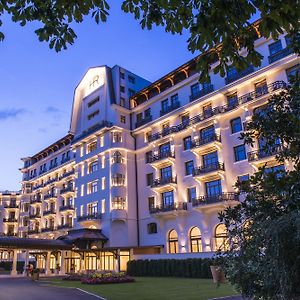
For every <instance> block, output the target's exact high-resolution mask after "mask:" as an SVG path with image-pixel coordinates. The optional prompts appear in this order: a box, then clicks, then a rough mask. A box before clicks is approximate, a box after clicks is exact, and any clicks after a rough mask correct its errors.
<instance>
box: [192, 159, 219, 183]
mask: <svg viewBox="0 0 300 300" xmlns="http://www.w3.org/2000/svg"><path fill="white" fill-rule="evenodd" d="M224 171H225V168H224V164H223V163H221V162H216V163H211V164H209V165H205V166H201V167H198V168H195V169H194V171H193V176H194V177H196V178H199V179H202V178H205V177H207V175H209V176H210V175H219V174H220V173H223V172H224Z"/></svg>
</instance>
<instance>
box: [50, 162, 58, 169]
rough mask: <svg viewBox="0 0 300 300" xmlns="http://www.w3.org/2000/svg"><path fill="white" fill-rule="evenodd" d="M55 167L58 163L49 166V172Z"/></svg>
mask: <svg viewBox="0 0 300 300" xmlns="http://www.w3.org/2000/svg"><path fill="white" fill-rule="evenodd" d="M56 167H58V163H55V164H52V165H50V166H49V171H50V170H52V169H54V168H56Z"/></svg>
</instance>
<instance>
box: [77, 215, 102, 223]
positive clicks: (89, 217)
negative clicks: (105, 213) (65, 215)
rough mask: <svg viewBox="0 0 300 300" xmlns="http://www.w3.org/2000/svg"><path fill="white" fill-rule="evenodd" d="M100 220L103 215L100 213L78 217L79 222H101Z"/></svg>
mask: <svg viewBox="0 0 300 300" xmlns="http://www.w3.org/2000/svg"><path fill="white" fill-rule="evenodd" d="M99 219H101V214H99V213H93V214H86V215H82V216H79V217H77V221H78V222H81V221H88V220H99Z"/></svg>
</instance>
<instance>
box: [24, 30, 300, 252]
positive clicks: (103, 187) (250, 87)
mask: <svg viewBox="0 0 300 300" xmlns="http://www.w3.org/2000/svg"><path fill="white" fill-rule="evenodd" d="M287 42H288V39H286V38H285V37H284V36H281V37H280V42H276V44H275V43H274V41H273V40H272V39H269V40H265V39H259V40H257V41H256V48H257V51H259V52H260V53H261V54H263V55H264V59H263V62H262V66H261V67H260V68H253V67H251V66H250V67H249V68H248V69H247V70H246V71H244V72H241V73H239V72H237V71H235V70H231V71H230V74H228V76H227V78H225V79H224V78H221V77H220V76H219V75H214V74H211V82H210V83H209V84H206V85H199V84H198V74H197V72H196V71H195V62H194V60H192V61H190V62H188V63H186V64H185V65H183V66H181V67H179V68H177V69H176V70H174V71H172V72H170V73H169V74H167V75H166V76H164V77H163V78H161V79H159V80H157V81H156V82H154V83H152V84H150V83H149V82H148V81H146V80H144V79H143V78H141V77H139V76H137V75H135V74H133V73H130V72H129V71H127V70H125V69H122V68H120V67H118V66H115V67H113V68H109V67H107V66H101V67H95V68H91V69H89V71H88V72H87V73H86V74H85V76H84V77H83V79H82V80H81V82H80V83H79V84H78V86H77V87H76V89H75V93H74V102H73V110H72V118H71V124H70V131H69V134H68V135H67V136H66V137H64V138H62V139H61V140H60V141H57V142H56V143H54V144H53V145H50V146H49V147H48V148H47V149H44V150H43V151H41V152H40V153H38V154H36V155H35V156H33V157H28V158H24V159H23V160H24V168H23V169H22V172H23V182H22V200H21V210H20V218H19V236H21V237H24V236H27V234H29V235H30V236H32V237H45V238H49V237H50V238H57V237H59V236H61V235H63V234H65V233H66V232H67V231H68V230H70V229H71V228H97V229H101V230H102V233H103V234H104V235H105V236H106V237H107V238H108V241H107V242H106V244H105V245H104V248H105V247H106V248H116V249H118V248H124V247H127V248H128V249H131V248H135V249H137V250H136V252H135V255H136V257H138V258H141V257H143V255H144V257H147V258H149V255H150V257H151V254H152V255H154V253H156V255H155V258H157V255H158V253H160V254H159V255H161V257H164V258H165V257H166V256H167V253H172V255H170V257H172V258H174V257H176V256H177V257H181V258H182V257H185V256H186V257H194V255H198V254H199V255H202V256H209V255H210V253H211V252H212V251H215V250H216V249H217V248H219V247H220V246H222V242H223V238H224V234H226V233H225V232H224V230H223V227H222V226H218V225H219V220H218V212H220V211H221V210H222V209H224V208H225V207H226V206H228V205H235V204H236V203H238V201H242V200H243V197H244V196H243V194H241V195H238V194H237V192H238V191H237V190H236V189H235V187H234V184H235V182H236V181H237V179H238V178H239V177H240V176H248V175H250V176H251V175H252V174H253V173H254V172H256V171H257V169H258V167H259V166H260V165H262V164H264V163H266V162H267V166H268V167H274V166H276V165H277V162H276V161H275V156H274V154H275V153H276V151H277V150H278V149H279V147H277V146H274V149H273V150H272V151H273V152H272V153H264V152H262V151H261V150H259V143H257V144H256V145H255V146H254V147H253V148H252V147H250V146H248V145H246V146H244V145H242V141H241V140H239V136H240V133H241V131H242V130H244V126H246V123H247V121H249V120H250V119H251V116H252V115H253V113H254V110H255V109H256V108H258V107H260V106H263V105H264V104H266V103H267V101H268V98H269V97H270V95H271V94H272V93H277V92H279V91H280V90H282V89H283V88H284V87H285V85H286V83H287V82H288V72H291V71H289V70H292V68H294V67H295V66H297V65H298V64H299V57H297V56H296V55H295V54H293V53H291V51H290V50H289V48H287ZM237 146H239V147H237ZM284 167H285V168H286V169H290V168H292V166H291V165H289V163H288V162H286V163H285V165H284ZM244 178H245V177H244ZM240 179H241V177H240ZM241 180H242V179H241ZM26 203H28V204H26ZM24 219H25V221H24ZM27 220H28V222H29V225H27ZM28 229H29V231H28ZM143 249H144V250H143ZM146 249H147V250H146ZM151 249H152V250H151ZM157 249H159V250H158V251H157ZM191 252H196V254H194V253H192V254H191ZM183 253H185V254H184V255H183ZM200 253H202V254H200ZM141 255H142V256H141ZM146 255H148V256H146ZM153 257H154V256H153Z"/></svg>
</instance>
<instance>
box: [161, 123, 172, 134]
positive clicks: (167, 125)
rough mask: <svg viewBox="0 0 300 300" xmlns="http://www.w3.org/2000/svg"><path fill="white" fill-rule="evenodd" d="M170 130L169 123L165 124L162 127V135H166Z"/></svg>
mask: <svg viewBox="0 0 300 300" xmlns="http://www.w3.org/2000/svg"><path fill="white" fill-rule="evenodd" d="M169 129H170V123H169V122H166V123H164V124H163V125H162V131H163V134H168V133H169Z"/></svg>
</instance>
